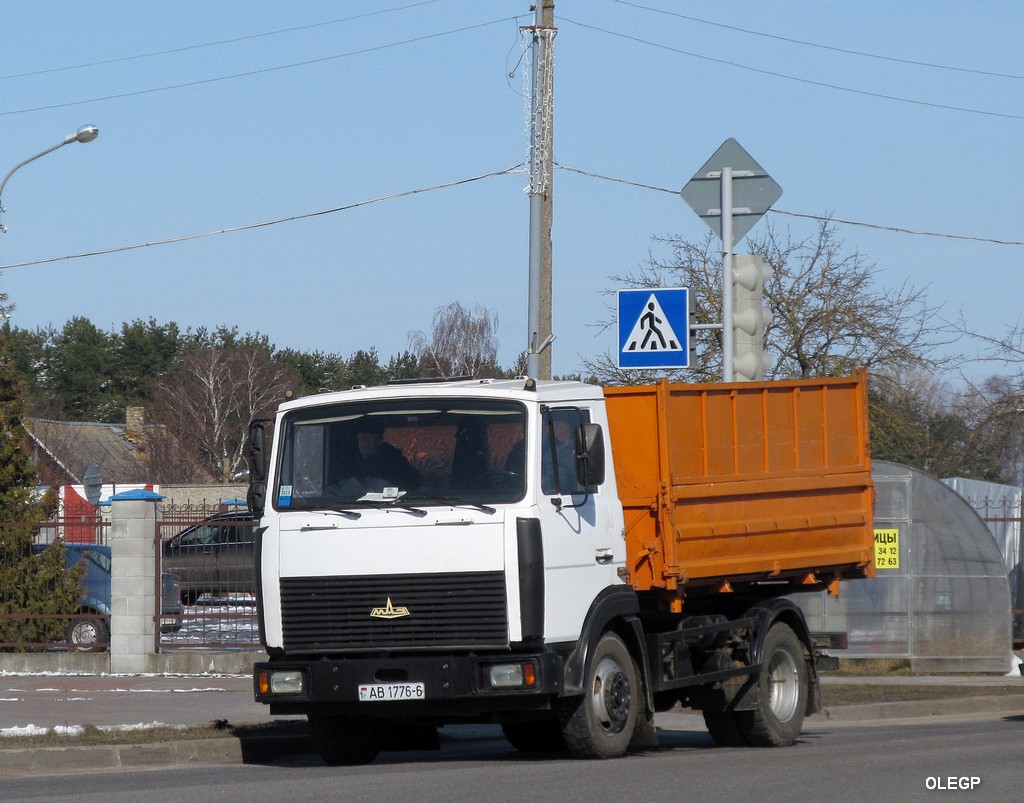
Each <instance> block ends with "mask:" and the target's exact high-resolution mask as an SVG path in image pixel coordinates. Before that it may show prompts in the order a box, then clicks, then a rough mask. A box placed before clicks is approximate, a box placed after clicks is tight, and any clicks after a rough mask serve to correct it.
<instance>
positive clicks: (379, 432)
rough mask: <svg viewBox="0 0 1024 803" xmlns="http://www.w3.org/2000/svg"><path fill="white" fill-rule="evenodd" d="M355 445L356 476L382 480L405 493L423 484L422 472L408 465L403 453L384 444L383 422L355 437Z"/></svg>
mask: <svg viewBox="0 0 1024 803" xmlns="http://www.w3.org/2000/svg"><path fill="white" fill-rule="evenodd" d="M356 443H357V444H358V447H359V455H358V458H357V459H356V461H355V466H354V467H353V471H352V474H353V476H356V477H360V478H362V479H369V478H377V479H382V480H384V481H386V482H387V483H388V484H389V485H394V486H396V487H398V488H402V489H403V490H411V489H413V488H416V487H417V486H418V485H419V484H420V481H421V479H422V478H421V477H420V474H419V472H418V471H416V469H414V468H413V467H412V466H411V465H409V461H408V460H406V459H405V456H404V455H403V454H402V453H401V451H399V450H398V449H396V448H395V447H394V446H392V445H391V444H390V443H387V442H385V441H384V424H383V423H381V422H379V421H375V422H370V423H368V424H367V425H366V426H364V427H363V428H362V429H360V430H359V432H358V433H357V434H356Z"/></svg>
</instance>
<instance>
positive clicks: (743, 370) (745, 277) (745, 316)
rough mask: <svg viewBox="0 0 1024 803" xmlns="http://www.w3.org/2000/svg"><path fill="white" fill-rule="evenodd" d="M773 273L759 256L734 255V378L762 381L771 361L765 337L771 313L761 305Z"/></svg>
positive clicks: (737, 379)
mask: <svg viewBox="0 0 1024 803" xmlns="http://www.w3.org/2000/svg"><path fill="white" fill-rule="evenodd" d="M772 273H773V271H772V269H771V267H770V266H769V265H767V264H765V262H764V260H763V259H761V257H759V256H753V255H745V254H744V255H741V254H737V255H736V256H735V257H733V269H732V330H733V336H732V344H733V350H732V354H733V357H732V365H733V374H734V377H733V378H734V379H735V380H736V381H738V382H754V381H756V380H758V379H764V374H765V371H767V370H768V369H769V368H770V367H771V364H772V363H771V360H770V359H769V357H768V354H767V352H766V351H765V348H764V335H765V331H766V330H767V328H768V325H769V324H770V323H771V322H772V314H771V312H770V311H769V310H767V309H766V308H765V306H764V283H765V282H766V281H768V279H769V278H770V277H771V275H772Z"/></svg>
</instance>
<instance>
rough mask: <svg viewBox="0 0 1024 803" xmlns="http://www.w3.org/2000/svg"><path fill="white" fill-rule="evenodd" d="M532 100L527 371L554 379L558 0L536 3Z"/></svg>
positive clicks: (540, 376)
mask: <svg viewBox="0 0 1024 803" xmlns="http://www.w3.org/2000/svg"><path fill="white" fill-rule="evenodd" d="M534 14H535V16H534V25H533V26H532V28H531V30H532V33H533V75H532V83H533V88H532V92H531V104H530V186H529V194H530V290H529V295H530V298H529V314H528V329H529V331H528V333H527V352H526V375H527V376H529V377H530V378H532V379H550V378H551V341H552V340H554V335H553V334H552V332H551V292H552V291H551V219H552V203H551V200H552V172H553V165H554V158H553V153H554V152H553V149H552V134H553V128H554V125H553V123H554V120H553V97H552V88H553V74H552V73H553V66H554V53H553V50H552V45H553V40H554V38H555V28H554V22H555V0H537V2H536V5H535V6H534Z"/></svg>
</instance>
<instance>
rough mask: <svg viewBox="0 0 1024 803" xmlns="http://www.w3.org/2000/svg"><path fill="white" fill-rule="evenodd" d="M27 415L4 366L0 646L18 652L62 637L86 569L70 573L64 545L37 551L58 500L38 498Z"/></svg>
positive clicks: (0, 371) (0, 385)
mask: <svg viewBox="0 0 1024 803" xmlns="http://www.w3.org/2000/svg"><path fill="white" fill-rule="evenodd" d="M0 345H2V343H0ZM21 416H22V393H21V385H20V383H19V382H18V381H17V379H16V378H15V377H14V375H13V373H12V371H11V369H10V366H9V365H8V364H6V363H0V644H5V645H14V649H18V650H24V649H26V648H27V645H32V644H45V643H47V642H52V641H55V640H57V639H58V638H60V636H61V634H62V633H63V632H64V627H65V624H66V620H65V619H64V618H63V616H66V615H67V614H70V613H73V612H74V611H75V609H76V605H77V602H76V601H77V599H78V594H79V583H80V582H81V577H82V570H76V571H71V572H67V571H65V569H64V547H63V545H62V544H59V543H55V544H53V545H51V546H49V547H47V548H46V549H44V550H42V551H35V550H33V546H32V542H33V538H34V535H35V529H36V528H35V526H34V524H35V523H36V522H39V521H43V520H45V519H46V518H47V513H48V512H49V511H50V510H52V508H53V502H54V501H55V498H54V496H53V494H52V492H50V493H49V494H47V495H46V496H44V497H43V499H41V500H37V499H36V497H35V482H36V474H35V468H34V466H33V465H32V460H31V457H30V456H29V453H28V449H27V445H26V435H25V430H24V429H23V428H22V426H21ZM83 569H84V567H83Z"/></svg>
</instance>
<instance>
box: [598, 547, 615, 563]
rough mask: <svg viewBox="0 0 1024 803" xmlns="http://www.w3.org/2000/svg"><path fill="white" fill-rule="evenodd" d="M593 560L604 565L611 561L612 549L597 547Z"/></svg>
mask: <svg viewBox="0 0 1024 803" xmlns="http://www.w3.org/2000/svg"><path fill="white" fill-rule="evenodd" d="M594 560H596V561H597V562H598V563H600V564H601V565H602V566H605V565H607V564H609V563H611V562H612V551H611V550H610V549H599V550H597V553H596V554H595V555H594Z"/></svg>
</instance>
